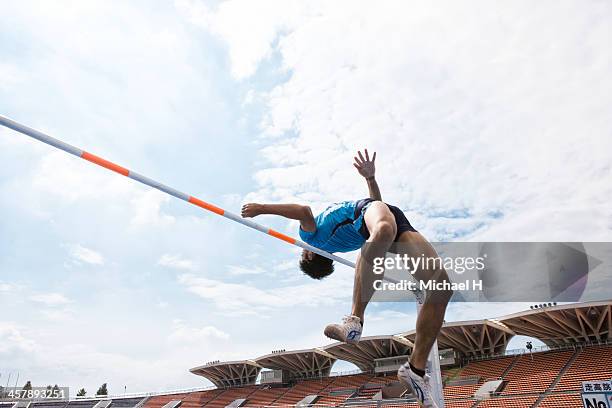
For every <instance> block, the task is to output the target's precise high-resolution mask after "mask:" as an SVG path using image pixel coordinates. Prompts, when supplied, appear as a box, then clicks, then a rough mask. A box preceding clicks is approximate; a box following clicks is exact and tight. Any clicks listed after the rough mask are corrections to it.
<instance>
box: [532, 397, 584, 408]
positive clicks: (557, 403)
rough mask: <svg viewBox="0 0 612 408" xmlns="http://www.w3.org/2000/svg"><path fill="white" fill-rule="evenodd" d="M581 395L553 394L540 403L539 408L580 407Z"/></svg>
mask: <svg viewBox="0 0 612 408" xmlns="http://www.w3.org/2000/svg"><path fill="white" fill-rule="evenodd" d="M580 406H582V398H581V397H580V394H552V395H549V396H547V397H546V398H544V399H543V400H542V402H540V404H539V405H538V408H559V407H580Z"/></svg>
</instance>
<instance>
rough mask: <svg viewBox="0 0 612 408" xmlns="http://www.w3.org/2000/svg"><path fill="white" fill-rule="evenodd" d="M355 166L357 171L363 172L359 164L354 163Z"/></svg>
mask: <svg viewBox="0 0 612 408" xmlns="http://www.w3.org/2000/svg"><path fill="white" fill-rule="evenodd" d="M353 166H355V168H356V169H357V170H361V166H360V165H358V164H357V163H353Z"/></svg>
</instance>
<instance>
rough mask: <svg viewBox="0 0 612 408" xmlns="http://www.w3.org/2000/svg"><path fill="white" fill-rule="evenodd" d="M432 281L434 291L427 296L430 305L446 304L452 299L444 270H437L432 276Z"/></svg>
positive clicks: (451, 292)
mask: <svg viewBox="0 0 612 408" xmlns="http://www.w3.org/2000/svg"><path fill="white" fill-rule="evenodd" d="M433 276H434V280H435V281H436V284H437V285H436V286H437V287H436V290H432V291H431V292H430V293H429V294H428V298H431V301H432V303H437V304H444V305H446V304H448V302H450V300H451V298H452V297H453V293H454V292H453V289H452V288H451V281H450V279H449V278H448V274H447V273H446V270H444V269H443V268H442V269H438V270H436V271H435V273H434V274H433Z"/></svg>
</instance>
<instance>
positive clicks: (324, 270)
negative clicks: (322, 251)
mask: <svg viewBox="0 0 612 408" xmlns="http://www.w3.org/2000/svg"><path fill="white" fill-rule="evenodd" d="M300 269H301V270H302V272H304V273H305V274H306V275H308V276H310V277H311V278H312V279H318V280H321V279H323V278H324V277H326V276H329V275H331V274H332V272H333V271H334V261H332V260H331V259H328V258H326V257H324V256H321V255H319V254H312V259H301V260H300Z"/></svg>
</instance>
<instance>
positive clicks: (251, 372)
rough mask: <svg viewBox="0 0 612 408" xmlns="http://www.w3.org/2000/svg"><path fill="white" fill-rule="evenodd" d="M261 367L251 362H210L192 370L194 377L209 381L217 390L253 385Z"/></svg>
mask: <svg viewBox="0 0 612 408" xmlns="http://www.w3.org/2000/svg"><path fill="white" fill-rule="evenodd" d="M261 368H262V367H261V366H260V365H259V364H257V363H255V362H254V361H251V360H242V361H227V362H220V361H216V362H212V363H208V364H205V365H203V366H200V367H195V368H192V369H191V370H189V371H191V372H192V373H193V374H195V375H200V376H202V377H205V378H207V379H209V380H210V381H211V382H212V383H213V384H215V385H216V386H217V388H224V387H235V386H240V385H250V384H255V380H257V376H258V375H259V371H261Z"/></svg>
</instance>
